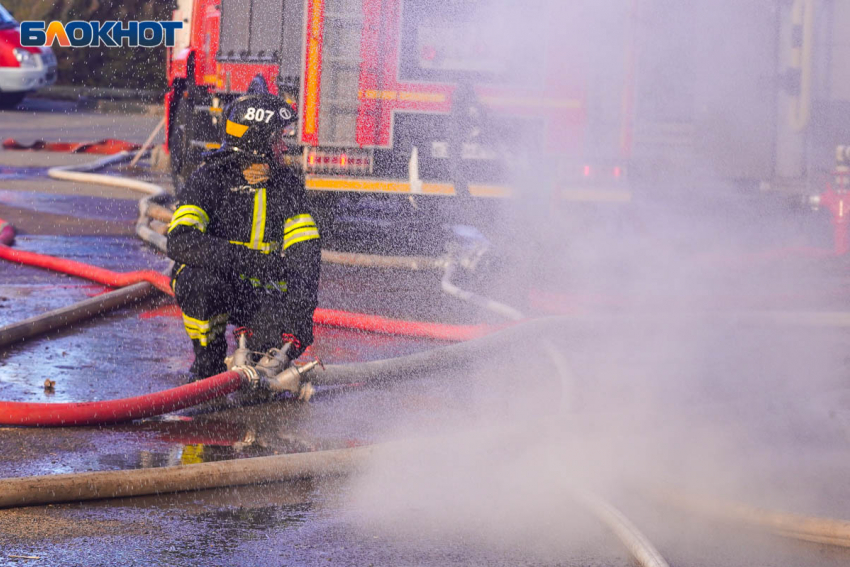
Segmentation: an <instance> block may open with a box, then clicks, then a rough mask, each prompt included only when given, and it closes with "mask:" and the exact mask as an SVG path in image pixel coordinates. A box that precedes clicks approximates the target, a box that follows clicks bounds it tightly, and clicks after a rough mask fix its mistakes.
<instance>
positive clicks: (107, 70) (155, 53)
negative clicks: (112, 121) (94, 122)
mask: <svg viewBox="0 0 850 567" xmlns="http://www.w3.org/2000/svg"><path fill="white" fill-rule="evenodd" d="M0 2H2V4H3V5H4V6H5V7H6V8H7V9H8V10H9V11H10V12H11V13H12V15H13V16H14V17H15V19H16V20H18V21H21V20H45V21H51V20H59V21H60V22H63V23H66V22H68V21H71V20H101V21H103V20H119V21H122V22H123V21H128V20H170V19H171V15H172V14H171V13H172V11H173V10H174V8H175V6H174V4H175V3H174V2H173V1H172V0H0ZM53 50H54V52H55V53H56V57H57V59H58V60H59V80H58V84H60V85H75V86H87V87H112V88H139V89H146V90H148V89H153V90H157V89H162V90H164V89H165V88H166V81H165V48H164V47H156V48H152V49H150V48H143V47H138V48H129V47H113V48H103V47H84V48H70V47H58V46H55V45H54V46H53Z"/></svg>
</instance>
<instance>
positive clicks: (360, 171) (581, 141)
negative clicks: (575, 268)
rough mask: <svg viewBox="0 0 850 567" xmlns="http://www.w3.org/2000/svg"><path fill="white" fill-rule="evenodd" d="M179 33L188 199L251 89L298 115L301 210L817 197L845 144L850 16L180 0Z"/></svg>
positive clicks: (174, 129)
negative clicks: (667, 191)
mask: <svg viewBox="0 0 850 567" xmlns="http://www.w3.org/2000/svg"><path fill="white" fill-rule="evenodd" d="M175 18H176V19H178V20H182V21H183V22H184V29H183V31H182V32H181V33H180V34H179V37H178V39H177V41H178V43H177V45H175V47H173V48H172V49H171V50H170V52H169V56H168V70H167V71H168V79H169V85H170V89H169V91H168V94H167V96H166V100H165V105H166V111H167V117H168V129H167V149H168V151H169V152H170V155H171V163H172V169H173V171H174V173H175V176H176V178H177V179H178V181H179V180H180V179H181V178H184V177H185V176H186V175H187V174H188V173H190V172H191V171H192V170H193V169H194V168H195V167H196V166H197V165H198V163H199V161H200V159H201V157H200V156H201V155H202V153H203V152H204V151H207V150H210V149H213V148H216V147H217V144H218V142H219V140H220V128H221V114H222V109H223V108H224V107H225V106H226V105H227V104H228V102H230V101H231V100H234V99H235V98H236V97H238V96H240V95H242V94H244V93H246V92H247V91H248V90H249V88H251V85H252V84H253V85H254V88H265V89H267V90H268V91H269V92H271V93H273V94H278V95H280V96H281V97H284V98H287V99H290V100H291V101H292V102H293V104H294V105H295V106H296V107H297V109H298V114H299V124H298V129H297V148H298V154H297V155H298V158H297V161H298V165H299V166H300V167H301V168H303V172H304V175H305V184H306V187H307V189H308V190H309V191H310V192H313V193H314V194H315V195H324V196H327V197H330V196H335V197H336V198H340V197H344V198H348V199H350V200H351V199H355V200H356V199H357V198H359V197H362V196H366V195H375V194H383V195H386V196H387V197H386V198H387V199H390V198H392V197H390V196H396V198H397V197H398V196H401V197H404V199H397V200H400V201H415V202H416V203H418V204H419V205H418V206H420V207H424V208H422V209H419V210H420V212H422V211H425V212H427V211H429V210H430V209H428V206H429V205H428V204H429V203H442V205H439V206H441V207H443V208H444V209H445V208H452V207H454V203H458V202H460V201H463V202H464V203H467V204H470V203H473V204H474V203H476V202H479V203H480V202H486V201H490V202H493V201H495V198H499V197H509V196H515V197H520V198H525V197H528V198H534V199H538V200H541V202H546V203H555V204H557V203H563V202H576V201H584V202H601V203H626V202H629V201H630V200H631V199H632V198H633V197H634V196H635V195H637V194H639V192H641V191H645V192H650V193H651V192H652V191H654V190H659V189H660V188H671V190H675V191H678V192H680V193H682V192H689V191H697V190H698V189H699V188H700V187H703V186H704V187H706V188H709V189H711V190H713V189H712V188H716V187H718V185H722V186H724V187H732V188H735V189H743V190H752V191H754V192H758V191H764V190H767V189H775V190H785V191H793V192H798V193H812V192H818V191H819V190H820V188H821V184H822V183H821V182H822V180H823V177H824V175H826V174H827V173H828V172H829V171H831V169H832V168H833V166H834V156H835V152H836V149H835V148H837V147H839V146H840V147H847V146H848V145H850V143H848V142H850V139H848V137H850V135H848V132H850V66H848V65H847V64H846V61H847V59H848V55H850V41H849V40H848V39H847V38H848V37H850V36H848V35H847V33H846V32H845V30H846V29H850V3H848V2H839V1H834V0H787V1H786V0H693V1H689V2H682V1H681V0H606V1H605V2H599V1H598V0H570V1H560V0H559V1H548V0H525V1H519V0H440V1H434V0H179V2H178V10H177V11H176V12H175ZM718 182H721V183H718ZM447 203H448V205H446V204H447Z"/></svg>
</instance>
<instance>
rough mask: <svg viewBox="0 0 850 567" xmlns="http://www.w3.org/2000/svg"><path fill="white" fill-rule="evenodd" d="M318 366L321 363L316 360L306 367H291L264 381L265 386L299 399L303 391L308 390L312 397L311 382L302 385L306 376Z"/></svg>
mask: <svg viewBox="0 0 850 567" xmlns="http://www.w3.org/2000/svg"><path fill="white" fill-rule="evenodd" d="M318 365H319V362H318V361H315V360H314V361H313V362H308V363H307V364H305V365H304V366H294V365H293V366H290V367H289V368H287V369H286V370H284V371H283V372H281V373H280V374H278V375H277V376H275V377H273V378H266V379H265V380H263V386H264V387H266V388H268V389H269V390H271V391H272V392H292V393H293V394H295V395H296V396H299V397H302V394H303V392H302V390H304V389H305V388H307V389H309V390H310V395H312V386H311V385H310V384H309V382H308V383H306V384H305V383H302V380H303V377H304V375H306V374H307V373H309V372H310V371H311V370H313V369H314V368H315V367H316V366H318ZM308 387H309V388H308ZM308 397H309V396H308Z"/></svg>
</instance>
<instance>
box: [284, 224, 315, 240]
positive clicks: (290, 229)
mask: <svg viewBox="0 0 850 567" xmlns="http://www.w3.org/2000/svg"><path fill="white" fill-rule="evenodd" d="M302 228H316V224H315V223H314V222H312V221H303V222H299V223H296V224H294V225H292V227H287V228H286V229H284V231H283V235H284V237H285V236H288V235H289V234H292V232H293V231H295V230H299V229H302Z"/></svg>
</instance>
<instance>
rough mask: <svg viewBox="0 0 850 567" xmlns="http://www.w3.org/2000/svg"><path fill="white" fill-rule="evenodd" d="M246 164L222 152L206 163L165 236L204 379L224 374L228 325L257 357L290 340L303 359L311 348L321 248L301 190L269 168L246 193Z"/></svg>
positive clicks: (284, 173) (292, 178)
mask: <svg viewBox="0 0 850 567" xmlns="http://www.w3.org/2000/svg"><path fill="white" fill-rule="evenodd" d="M244 160H245V157H244V154H239V153H238V152H223V153H222V154H220V155H216V156H214V157H212V158H211V159H209V160H208V161H207V162H206V163H204V164H203V165H202V166H201V167H200V168H199V169H198V170H197V171H196V172H195V173H194V174H193V175H192V176H191V177H190V178H189V180H188V181H187V183H186V185H185V186H184V187H183V188H182V189H181V190H180V191H179V193H178V195H177V197H178V201H179V203H178V204H179V207H178V208H177V210H176V211H175V212H174V216H173V217H172V220H171V224H170V225H169V228H168V256H169V257H170V258H172V259H173V260H174V261H175V266H174V269H173V271H172V281H171V285H172V288H173V289H174V293H175V296H176V297H177V303H178V304H179V305H180V308H181V309H182V310H183V321H184V324H185V327H186V332H187V333H188V334H189V337H190V338H191V339H192V343H193V346H194V350H195V363H194V364H193V365H192V373H193V374H195V375H197V376H199V377H207V376H211V375H213V374H217V373H219V372H223V371H224V369H225V366H224V357H225V355H226V353H227V343H226V340H225V328H226V325H227V323H228V321H231V322H233V323H234V324H236V325H237V326H242V327H245V329H246V332H248V334H249V341H248V346H249V348H250V349H251V350H254V351H266V350H268V349H270V348H272V347H280V346H281V345H282V344H283V343H284V342H287V341H290V340H291V341H292V342H293V349H292V350H291V351H290V355H291V356H298V355H299V354H301V353H302V352H303V351H304V349H306V348H307V347H308V346H309V345H310V344H312V342H313V311H314V310H315V309H316V305H317V290H318V284H319V271H320V265H321V249H320V245H319V230H318V228H317V226H316V223H315V221H314V219H313V217H312V216H311V215H310V213H309V211H308V210H307V208H306V206H305V203H304V201H305V192H304V188H303V184H302V183H301V181H300V179H299V178H298V177H297V176H296V175H294V174H293V173H292V172H291V171H289V170H288V169H285V168H281V167H272V170H271V176H270V179H269V180H268V181H266V182H263V183H258V184H254V185H248V184H247V183H246V181H245V178H244V177H243V175H242V170H243V169H244V168H245V167H246V166H247V165H248V164H249V163H250V162H246V161H244Z"/></svg>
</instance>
